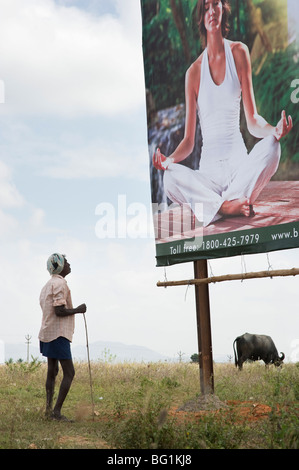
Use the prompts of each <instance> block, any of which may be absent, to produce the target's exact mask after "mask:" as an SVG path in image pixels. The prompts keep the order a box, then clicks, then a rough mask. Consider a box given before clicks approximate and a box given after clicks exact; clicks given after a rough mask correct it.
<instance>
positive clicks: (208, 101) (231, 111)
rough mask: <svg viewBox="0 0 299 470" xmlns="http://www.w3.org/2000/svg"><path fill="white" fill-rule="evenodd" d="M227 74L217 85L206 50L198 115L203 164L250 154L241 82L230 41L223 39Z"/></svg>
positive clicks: (207, 164) (205, 165)
mask: <svg viewBox="0 0 299 470" xmlns="http://www.w3.org/2000/svg"><path fill="white" fill-rule="evenodd" d="M224 50H225V57H226V67H225V77H224V80H223V82H222V83H221V84H220V85H216V84H215V82H214V80H213V78H212V76H211V73H210V67H209V58H208V51H207V49H205V50H204V52H203V59H202V63H201V75H200V88H199V93H198V102H197V103H198V116H199V120H200V125H201V131H202V138H203V146H202V153H201V160H200V167H201V168H203V167H210V166H211V165H215V164H216V163H217V162H219V161H224V160H230V161H233V160H236V159H239V158H240V157H241V156H244V155H246V154H247V150H246V147H245V144H244V141H243V138H242V135H241V132H240V100H241V85H240V81H239V77H238V74H237V70H236V65H235V61H234V57H233V54H232V51H231V48H230V45H229V42H228V41H227V40H226V39H224Z"/></svg>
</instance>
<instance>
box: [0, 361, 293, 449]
mask: <svg viewBox="0 0 299 470" xmlns="http://www.w3.org/2000/svg"><path fill="white" fill-rule="evenodd" d="M75 369H76V376H75V379H74V382H73V385H72V388H71V391H70V393H69V395H68V397H67V399H66V402H65V405H64V407H63V414H65V415H66V416H67V417H69V418H72V419H74V422H73V423H63V422H57V421H52V420H48V419H46V418H45V416H44V408H45V406H44V405H45V389H44V383H45V377H46V364H45V363H39V362H38V361H36V360H35V361H33V362H31V363H29V364H27V363H12V364H6V365H2V366H0V448H1V449H28V448H30V449H107V448H109V449H298V447H299V424H298V423H299V406H298V401H299V364H298V363H297V364H285V365H284V366H283V367H282V368H281V369H280V368H279V369H276V368H274V367H273V366H271V367H270V368H269V369H268V370H266V368H265V367H264V365H263V364H260V363H252V364H245V366H244V369H243V371H242V372H240V371H238V370H237V369H236V368H235V367H234V365H233V364H229V363H227V364H215V365H214V373H215V399H212V400H210V401H209V402H208V403H207V405H208V406H206V407H204V409H202V408H201V409H200V410H197V411H194V403H200V402H201V401H200V398H198V395H199V390H200V387H199V371H198V366H197V365H196V364H191V363H190V364H189V363H151V364H135V363H126V364H111V363H109V362H108V363H105V362H95V363H92V365H91V370H92V380H93V397H94V404H95V407H94V411H95V414H94V416H92V407H91V396H90V383H89V372H88V366H87V364H86V363H76V364H75ZM60 379H61V376H60V373H59V376H58V382H57V386H58V385H59V383H60ZM56 388H58V387H56ZM210 402H211V403H210ZM186 403H191V404H192V403H193V408H192V406H191V408H190V407H189V408H190V409H191V410H192V411H177V410H178V409H179V408H180V407H182V405H184V404H186ZM219 403H221V404H222V407H220V408H219V407H218V406H216V405H218V404H219ZM213 405H214V406H213ZM186 408H188V407H187V406H185V409H186Z"/></svg>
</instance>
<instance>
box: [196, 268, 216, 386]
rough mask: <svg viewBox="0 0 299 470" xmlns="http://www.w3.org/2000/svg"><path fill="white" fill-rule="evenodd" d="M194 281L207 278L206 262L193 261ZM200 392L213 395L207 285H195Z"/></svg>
mask: <svg viewBox="0 0 299 470" xmlns="http://www.w3.org/2000/svg"><path fill="white" fill-rule="evenodd" d="M194 277H195V279H204V278H207V277H208V266H207V260H198V261H194ZM195 301H196V317H197V338H198V355H199V373H200V390H201V393H202V395H207V394H211V393H214V373H213V353H212V335H211V320H210V299H209V286H208V284H197V285H195Z"/></svg>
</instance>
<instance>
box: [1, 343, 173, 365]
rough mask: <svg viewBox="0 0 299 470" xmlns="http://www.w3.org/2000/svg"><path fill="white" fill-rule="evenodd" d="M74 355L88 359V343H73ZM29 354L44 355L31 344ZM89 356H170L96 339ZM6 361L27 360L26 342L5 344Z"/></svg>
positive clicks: (114, 358) (137, 359) (137, 358)
mask: <svg viewBox="0 0 299 470" xmlns="http://www.w3.org/2000/svg"><path fill="white" fill-rule="evenodd" d="M72 355H73V359H74V361H86V360H87V349H86V345H72ZM29 356H30V360H31V356H33V357H34V358H36V357H37V358H39V359H41V358H42V356H41V354H40V352H39V348H38V347H36V346H32V345H30V349H29ZM89 356H90V360H91V361H98V360H102V361H106V362H125V361H128V362H158V361H166V360H169V359H170V358H169V357H167V356H164V355H162V354H160V353H158V352H157V351H153V350H152V349H149V348H146V347H144V346H138V345H134V344H133V345H128V344H123V343H117V342H110V341H96V342H94V343H91V344H89ZM4 357H5V361H8V360H9V359H10V358H11V359H13V360H14V361H17V360H18V359H23V360H24V361H26V360H27V346H26V344H5V349H4Z"/></svg>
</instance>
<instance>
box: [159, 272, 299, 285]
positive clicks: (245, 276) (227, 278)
mask: <svg viewBox="0 0 299 470" xmlns="http://www.w3.org/2000/svg"><path fill="white" fill-rule="evenodd" d="M298 274H299V269H298V268H292V269H276V270H268V271H257V272H250V273H242V274H225V275H223V276H213V277H205V278H202V279H198V278H195V279H188V280H182V281H165V282H160V281H159V282H157V286H158V287H172V286H189V285H199V284H211V283H216V282H223V281H238V280H239V281H245V280H246V279H258V278H264V277H271V278H272V277H278V276H282V277H285V276H297V275H298Z"/></svg>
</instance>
